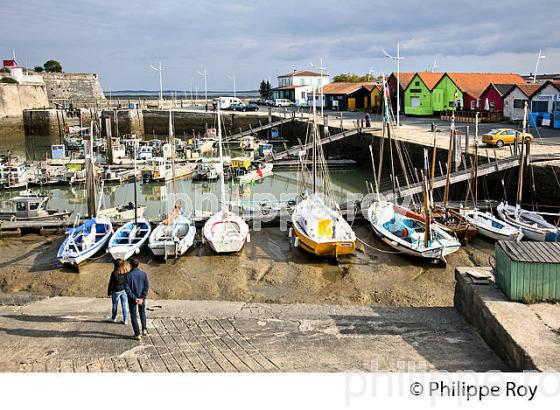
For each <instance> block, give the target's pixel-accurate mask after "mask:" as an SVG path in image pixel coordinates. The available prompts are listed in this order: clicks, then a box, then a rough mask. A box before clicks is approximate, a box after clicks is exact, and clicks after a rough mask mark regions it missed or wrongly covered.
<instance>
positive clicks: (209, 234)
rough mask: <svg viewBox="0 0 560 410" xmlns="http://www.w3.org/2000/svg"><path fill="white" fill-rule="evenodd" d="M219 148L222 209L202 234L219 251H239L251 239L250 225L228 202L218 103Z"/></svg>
mask: <svg viewBox="0 0 560 410" xmlns="http://www.w3.org/2000/svg"><path fill="white" fill-rule="evenodd" d="M218 149H219V154H220V164H219V166H220V168H221V169H220V171H219V174H220V193H221V204H220V205H221V210H220V211H219V212H216V213H215V214H214V215H212V216H211V217H210V218H209V219H208V220H207V221H206V223H205V224H204V227H203V229H202V236H203V238H204V240H206V241H207V242H208V243H209V244H210V247H211V248H212V249H213V250H214V251H215V252H217V253H232V252H238V251H240V250H241V248H243V245H244V244H245V241H247V240H248V239H249V226H248V225H247V223H246V222H245V221H244V220H243V218H241V217H240V216H239V215H237V214H235V213H233V212H232V211H231V210H230V209H229V207H228V206H227V204H226V192H225V181H224V172H223V161H224V158H223V147H222V125H221V112H220V104H219V103H218Z"/></svg>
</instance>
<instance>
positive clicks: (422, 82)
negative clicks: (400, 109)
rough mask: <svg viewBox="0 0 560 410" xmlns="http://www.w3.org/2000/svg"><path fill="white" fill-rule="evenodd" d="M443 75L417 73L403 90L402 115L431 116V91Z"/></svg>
mask: <svg viewBox="0 0 560 410" xmlns="http://www.w3.org/2000/svg"><path fill="white" fill-rule="evenodd" d="M441 77H443V73H432V72H427V71H426V72H419V73H416V74H414V76H413V77H412V79H411V80H410V82H409V83H408V86H407V87H406V88H405V90H404V113H405V114H406V115H418V116H425V115H433V114H434V108H433V105H432V90H433V88H434V87H435V85H436V84H437V83H438V82H439V80H441Z"/></svg>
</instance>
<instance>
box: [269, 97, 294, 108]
mask: <svg viewBox="0 0 560 410" xmlns="http://www.w3.org/2000/svg"><path fill="white" fill-rule="evenodd" d="M293 105H294V103H293V102H292V101H290V100H288V99H286V98H277V99H275V100H274V106H275V107H291V106H293Z"/></svg>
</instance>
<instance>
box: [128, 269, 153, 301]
mask: <svg viewBox="0 0 560 410" xmlns="http://www.w3.org/2000/svg"><path fill="white" fill-rule="evenodd" d="M149 288H150V283H149V282H148V274H147V273H146V272H144V271H141V270H140V269H138V268H134V269H132V270H131V271H130V272H128V275H126V279H125V281H124V289H125V290H126V295H127V296H128V298H129V299H146V296H148V289H149Z"/></svg>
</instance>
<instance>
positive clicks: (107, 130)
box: [105, 118, 113, 164]
mask: <svg viewBox="0 0 560 410" xmlns="http://www.w3.org/2000/svg"><path fill="white" fill-rule="evenodd" d="M111 137H112V131H111V118H105V138H106V139H105V141H106V142H105V144H106V145H107V162H108V163H109V164H112V163H113V144H112V138H111Z"/></svg>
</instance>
